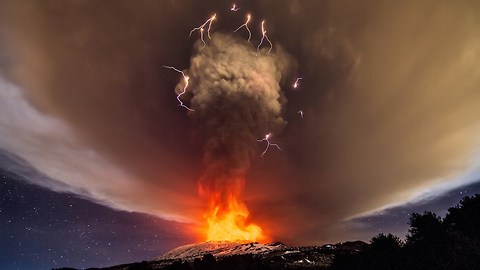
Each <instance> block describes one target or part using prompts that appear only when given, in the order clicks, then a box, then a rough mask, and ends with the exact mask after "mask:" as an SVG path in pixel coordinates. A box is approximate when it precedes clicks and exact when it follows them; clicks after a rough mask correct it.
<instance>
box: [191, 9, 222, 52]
mask: <svg viewBox="0 0 480 270" xmlns="http://www.w3.org/2000/svg"><path fill="white" fill-rule="evenodd" d="M216 18H217V14H216V13H215V14H213V16H212V17H210V19H208V20H206V21H205V22H204V23H203V24H202V25H200V26H199V27H195V28H193V29H192V31H190V34H189V35H188V36H189V37H190V36H191V35H192V33H193V32H195V31H197V30H198V31H200V40H202V42H203V47H205V45H206V43H205V39H204V38H203V32H204V31H205V27H206V26H207V24H208V27H207V36H208V39H211V37H210V29H211V28H212V23H213V21H214V20H215V19H216Z"/></svg>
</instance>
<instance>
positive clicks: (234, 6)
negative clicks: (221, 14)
mask: <svg viewBox="0 0 480 270" xmlns="http://www.w3.org/2000/svg"><path fill="white" fill-rule="evenodd" d="M239 9H240V8H239V7H237V6H236V5H235V4H233V6H232V8H231V9H230V10H231V11H233V12H236V11H238V10H239Z"/></svg>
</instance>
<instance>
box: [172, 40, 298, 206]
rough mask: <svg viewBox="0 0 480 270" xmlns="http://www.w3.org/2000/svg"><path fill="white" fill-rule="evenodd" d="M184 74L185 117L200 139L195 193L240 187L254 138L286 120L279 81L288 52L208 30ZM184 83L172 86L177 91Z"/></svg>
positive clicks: (233, 190)
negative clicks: (200, 157)
mask: <svg viewBox="0 0 480 270" xmlns="http://www.w3.org/2000/svg"><path fill="white" fill-rule="evenodd" d="M195 48H196V52H195V54H194V55H193V57H192V58H191V66H190V68H189V69H188V70H187V71H186V73H187V74H188V75H189V77H190V82H191V84H190V85H191V86H189V87H190V90H189V91H190V93H191V96H190V106H191V107H192V109H193V110H194V112H193V113H191V118H192V119H193V121H194V125H195V127H196V130H197V131H198V133H199V135H200V136H201V138H202V140H203V141H204V162H205V164H206V170H205V173H204V175H203V176H202V178H201V179H200V193H204V192H207V193H214V194H217V195H218V196H220V198H218V199H220V201H222V196H227V195H231V194H232V193H233V194H235V193H238V192H240V191H241V188H242V183H243V179H244V176H245V173H246V171H247V170H248V168H249V167H250V162H251V160H252V158H253V157H254V156H255V154H256V153H258V152H257V150H258V148H257V147H258V144H257V139H258V138H261V137H263V136H265V134H267V133H269V132H274V133H275V132H279V131H280V130H281V129H282V128H283V127H284V126H285V125H286V121H285V120H284V119H283V118H282V115H281V114H282V110H283V108H282V107H283V106H284V105H285V102H286V99H285V98H284V96H283V95H282V91H281V84H282V81H283V80H284V78H285V76H286V74H287V73H288V71H289V68H290V66H291V63H292V60H291V57H290V56H289V55H288V54H287V53H286V52H285V51H284V50H283V49H282V48H281V47H279V46H276V49H275V50H274V51H272V52H271V53H267V51H266V50H260V51H258V52H257V50H256V49H254V47H253V45H252V44H251V43H249V42H246V41H244V40H240V39H238V38H235V37H233V36H229V35H225V34H214V35H213V36H212V39H211V40H210V42H208V44H207V46H206V47H203V44H201V43H197V44H196V47H195ZM183 87H184V85H182V83H180V84H179V85H177V89H176V91H177V93H179V92H180V91H182V89H183Z"/></svg>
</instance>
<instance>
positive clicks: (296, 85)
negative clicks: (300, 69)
mask: <svg viewBox="0 0 480 270" xmlns="http://www.w3.org/2000/svg"><path fill="white" fill-rule="evenodd" d="M300 80H302V78H297V80H295V83H293V88H298V86H299V85H300Z"/></svg>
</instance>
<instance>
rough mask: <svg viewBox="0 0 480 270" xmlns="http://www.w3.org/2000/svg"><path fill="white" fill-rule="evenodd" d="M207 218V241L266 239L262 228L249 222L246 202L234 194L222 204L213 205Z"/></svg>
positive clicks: (254, 240)
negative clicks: (242, 201) (238, 199)
mask: <svg viewBox="0 0 480 270" xmlns="http://www.w3.org/2000/svg"><path fill="white" fill-rule="evenodd" d="M212 206H213V207H212V208H211V212H210V213H209V214H207V215H206V218H207V225H208V227H207V230H206V238H207V239H206V240H207V241H232V242H237V241H252V242H256V241H265V240H266V237H265V235H264V234H263V232H262V228H260V226H258V225H256V224H248V223H247V218H248V216H249V212H248V209H247V207H246V206H245V204H244V203H241V202H238V201H237V199H236V198H235V197H234V196H233V195H229V196H228V197H227V201H226V202H225V203H223V206H222V204H216V205H212Z"/></svg>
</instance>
